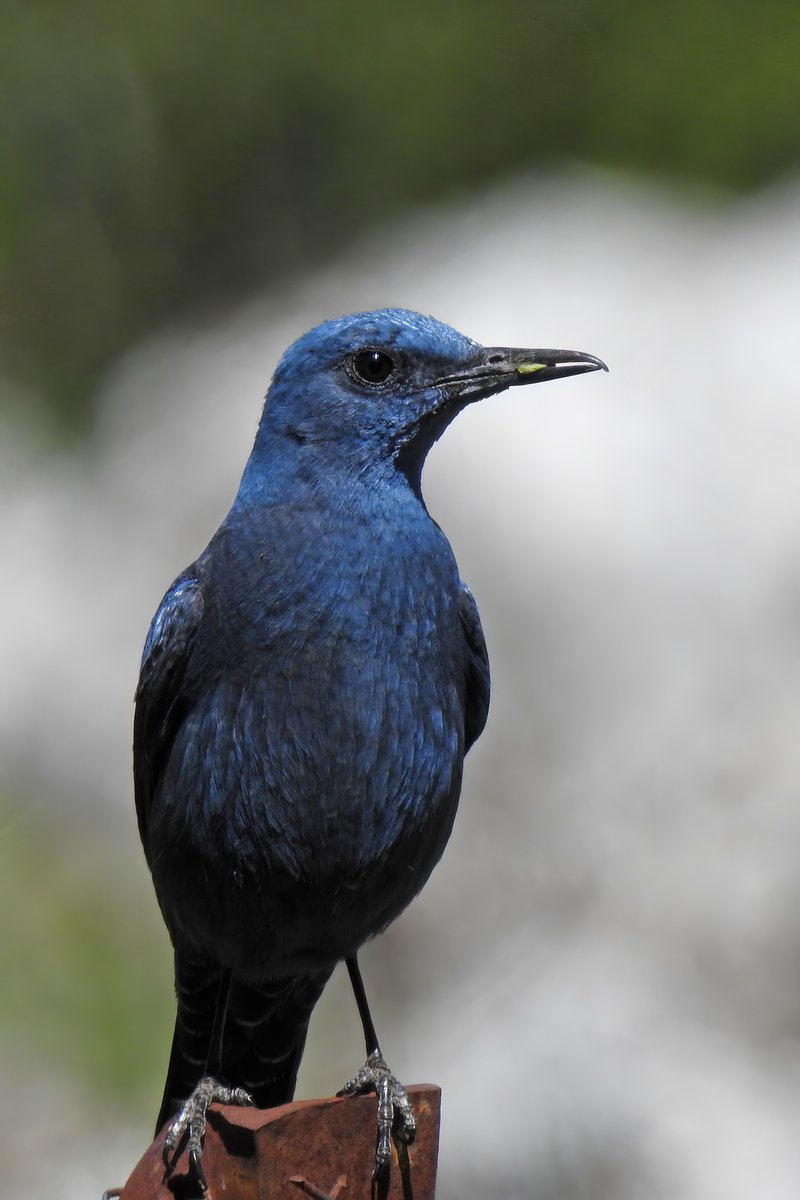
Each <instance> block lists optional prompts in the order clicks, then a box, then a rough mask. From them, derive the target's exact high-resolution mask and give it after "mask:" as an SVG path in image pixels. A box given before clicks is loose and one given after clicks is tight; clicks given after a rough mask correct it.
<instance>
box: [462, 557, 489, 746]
mask: <svg viewBox="0 0 800 1200" xmlns="http://www.w3.org/2000/svg"><path fill="white" fill-rule="evenodd" d="M458 614H459V617H460V618H461V629H462V632H463V634H464V643H465V646H466V651H467V658H466V663H467V680H466V706H465V733H466V741H465V748H466V749H467V750H469V748H470V746H471V745H472V744H473V742H475V741H476V740H477V739H478V738H479V737H480V735H481V733H482V732H483V728H484V726H485V724H486V718H487V716H488V713H489V694H490V690H491V685H490V675H489V654H488V652H487V649H486V639H485V638H484V636H483V627H482V625H481V618H480V614H479V612H478V605H477V604H476V603H475V597H474V596H473V594H472V592H471V591H470V589H469V587H468V586H467V585H466V583H464V582H463V580H462V581H461V590H460V592H459V596H458Z"/></svg>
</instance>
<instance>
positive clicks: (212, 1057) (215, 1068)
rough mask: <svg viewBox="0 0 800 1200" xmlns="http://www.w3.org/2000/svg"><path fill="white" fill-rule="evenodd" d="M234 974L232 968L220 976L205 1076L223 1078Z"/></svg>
mask: <svg viewBox="0 0 800 1200" xmlns="http://www.w3.org/2000/svg"><path fill="white" fill-rule="evenodd" d="M232 979H233V972H232V971H231V970H230V968H229V969H228V970H227V971H225V972H224V973H223V974H222V975H221V976H220V981H219V988H218V989H217V1003H216V1005H215V1007H214V1022H213V1024H212V1026H211V1037H210V1038H209V1039H208V1054H207V1055H206V1069H205V1071H203V1074H204V1075H213V1076H214V1077H215V1078H221V1076H222V1042H223V1038H224V1036H225V1018H226V1017H227V1015H228V1001H229V1000H230V998H231V982H232Z"/></svg>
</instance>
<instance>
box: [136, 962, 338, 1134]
mask: <svg viewBox="0 0 800 1200" xmlns="http://www.w3.org/2000/svg"><path fill="white" fill-rule="evenodd" d="M329 975H330V972H329V971H326V972H324V973H323V974H321V975H313V976H301V977H300V978H297V979H283V980H268V981H267V982H265V983H264V984H259V985H255V984H250V983H248V984H244V983H241V982H240V981H238V980H234V981H233V983H232V984H231V986H230V991H228V987H227V985H226V981H224V980H223V972H221V971H220V969H219V967H216V966H214V967H209V966H208V964H204V965H202V966H199V965H197V964H193V963H186V962H185V961H182V962H178V960H177V956H176V970H175V980H176V987H175V990H176V995H177V1000H178V1012H177V1016H176V1019H175V1032H174V1035H173V1039H172V1050H171V1053H170V1059H169V1067H168V1068H167V1080H166V1084H165V1087H164V1096H163V1099H162V1102H161V1109H160V1112H159V1115H158V1123H157V1125H156V1131H158V1130H160V1129H161V1127H162V1126H163V1125H164V1124H165V1122H166V1121H168V1120H169V1119H170V1117H172V1116H173V1115H174V1113H175V1112H176V1111H177V1109H178V1108H179V1107H180V1105H181V1104H182V1103H183V1101H184V1100H185V1099H186V1098H187V1097H188V1096H189V1095H191V1093H192V1091H193V1090H194V1088H195V1087H196V1085H197V1083H198V1082H199V1080H200V1079H201V1078H202V1076H203V1075H206V1074H212V1075H217V1076H218V1078H219V1080H220V1082H222V1083H224V1084H226V1085H227V1086H229V1087H241V1088H245V1090H246V1091H248V1092H249V1093H250V1095H251V1096H252V1097H253V1102H254V1103H255V1104H256V1106H257V1107H258V1108H272V1107H274V1106H275V1105H277V1104H285V1103H287V1102H288V1101H289V1100H291V1099H292V1097H293V1096H294V1089H295V1084H296V1081H297V1072H298V1070H299V1067H300V1060H301V1058H302V1055H303V1048H304V1046H305V1041H306V1033H307V1031H308V1022H309V1019H310V1017H311V1012H312V1010H313V1008H314V1005H315V1004H316V1002H317V1000H318V999H319V997H320V995H321V994H322V989H323V988H324V986H325V984H326V983H327V981H328V978H329ZM226 1000H227V1011H226V1012H225V1013H224V1026H223V1033H222V1061H221V1062H220V1063H217V1062H216V1058H217V1050H216V1048H215V1047H213V1046H212V1044H211V1043H212V1031H213V1029H214V1025H215V1019H216V1018H217V1010H218V1008H219V1006H220V1004H224V1003H225V1001H226Z"/></svg>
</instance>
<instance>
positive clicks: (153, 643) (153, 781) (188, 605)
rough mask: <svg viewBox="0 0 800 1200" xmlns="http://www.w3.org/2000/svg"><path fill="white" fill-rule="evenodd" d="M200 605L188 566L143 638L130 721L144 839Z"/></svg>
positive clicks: (178, 712)
mask: <svg viewBox="0 0 800 1200" xmlns="http://www.w3.org/2000/svg"><path fill="white" fill-rule="evenodd" d="M203 610H204V599H203V588H202V583H201V580H200V578H199V577H198V573H197V571H196V569H195V567H189V568H187V570H186V571H184V572H183V573H182V574H181V575H179V576H178V578H177V579H176V580H175V582H174V583H173V584H172V586H171V587H170V588H169V590H168V591H167V593H166V595H165V596H164V598H163V600H162V601H161V603H160V605H159V606H158V609H157V611H156V615H155V616H154V617H153V620H152V622H151V625H150V629H149V632H148V634H147V640H146V641H145V645H144V651H143V653H142V663H141V669H140V673H139V683H138V686H137V689H136V695H135V705H136V706H135V714H134V723H133V757H134V788H135V794H136V815H137V818H138V821H139V832H140V834H141V836H142V841H143V842H145V840H146V828H147V818H148V814H149V811H150V807H151V803H152V798H153V794H154V791H155V788H156V786H157V783H158V779H159V776H160V774H161V770H162V768H163V765H164V761H165V759H166V757H167V755H168V754H169V751H170V748H171V746H172V742H173V739H174V737H175V733H176V730H177V728H178V727H179V725H180V723H181V721H182V719H183V716H184V713H185V709H186V704H187V697H186V695H185V681H186V676H187V667H188V664H189V661H190V659H191V655H192V650H193V647H194V645H195V642H196V639H197V634H198V630H199V628H200V625H201V622H202V618H203Z"/></svg>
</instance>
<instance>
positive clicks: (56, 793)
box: [0, 0, 800, 1200]
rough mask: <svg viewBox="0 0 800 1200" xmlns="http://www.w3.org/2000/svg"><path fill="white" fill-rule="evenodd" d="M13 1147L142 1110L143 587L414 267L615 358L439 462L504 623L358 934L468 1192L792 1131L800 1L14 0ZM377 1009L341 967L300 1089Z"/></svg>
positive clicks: (464, 557) (357, 1045) (1, 889)
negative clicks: (451, 763) (305, 366)
mask: <svg viewBox="0 0 800 1200" xmlns="http://www.w3.org/2000/svg"><path fill="white" fill-rule="evenodd" d="M2 12H3V28H4V37H3V39H2V44H1V45H0V97H1V101H0V128H2V137H1V138H0V296H2V306H3V322H2V330H1V331H0V352H1V353H2V363H1V364H0V389H1V390H0V502H1V503H2V521H1V522H0V561H2V564H3V574H2V587H0V614H1V615H2V619H1V620H0V662H2V670H1V671H0V914H2V915H0V926H1V928H0V979H2V986H0V1057H1V1058H2V1062H3V1064H4V1070H3V1078H4V1081H5V1086H4V1087H3V1088H2V1089H0V1195H2V1196H4V1197H5V1196H7V1197H9V1200H10V1198H11V1197H13V1198H14V1200H27V1198H28V1197H31V1198H33V1197H37V1200H38V1197H41V1196H42V1195H45V1194H48V1193H49V1194H53V1195H58V1196H61V1197H65V1198H67V1200H71V1198H72V1197H75V1200H78V1197H80V1198H81V1200H83V1198H84V1197H86V1196H96V1197H99V1195H100V1193H101V1192H102V1190H103V1189H104V1188H105V1187H109V1186H112V1185H114V1184H121V1183H122V1182H123V1181H124V1180H125V1178H126V1177H127V1175H128V1173H129V1171H130V1169H131V1168H132V1166H133V1164H134V1162H135V1161H136V1160H137V1159H138V1157H139V1156H140V1154H141V1153H142V1152H143V1150H144V1149H145V1147H146V1146H147V1144H148V1143H149V1140H150V1137H151V1134H152V1122H153V1120H154V1117H155V1113H156V1110H157V1106H158V1102H159V1099H160V1094H161V1088H162V1084H163V1076H164V1071H165V1066H166V1059H167V1053H168V1046H169V1039H170V1036H171V1026H172V1016H173V1002H172V997H171V962H170V953H169V947H168V943H167V938H166V934H165V933H164V931H163V929H162V926H161V922H160V918H159V915H158V912H157V909H156V904H155V900H154V897H153V894H152V889H151V886H150V881H149V878H148V875H147V871H146V867H145V865H144V862H143V858H142V854H141V850H140V847H139V843H138V838H137V834H136V830H135V820H134V815H133V800H132V785H131V771H130V738H131V734H130V724H131V716H132V696H133V691H134V687H135V683H136V677H137V669H138V659H139V654H140V650H141V646H142V643H143V640H144V636H145V633H146V629H147V625H148V623H149V620H150V617H151V615H152V613H153V611H154V609H155V607H156V605H157V603H158V601H159V599H160V597H161V595H162V593H163V591H164V590H165V588H166V587H167V585H168V584H169V582H170V581H171V579H172V578H173V577H174V575H175V574H177V572H178V571H179V570H180V569H181V568H182V567H183V566H184V565H186V564H187V563H188V562H189V561H191V559H192V558H193V557H195V556H196V554H197V553H198V552H199V551H200V550H201V549H202V548H203V546H204V545H205V543H206V541H207V540H208V538H209V536H210V535H211V533H212V532H213V530H214V528H215V527H216V525H217V523H218V522H219V520H220V519H221V518H222V517H223V515H224V513H225V511H226V508H227V506H228V504H229V503H230V500H231V498H232V496H233V493H234V491H235V488H236V485H237V482H238V477H239V474H240V471H241V468H242V466H243V463H244V460H245V458H246V456H247V453H248V451H249V447H250V443H251V440H252V436H253V433H254V430H255V426H256V422H257V419H258V415H259V411H260V404H261V397H262V396H263V394H264V392H265V390H266V388H267V385H268V382H269V377H270V374H271V371H272V369H273V368H274V365H275V363H276V360H277V358H278V356H279V354H280V353H281V351H282V350H283V349H284V348H285V346H286V345H287V344H288V343H289V342H290V341H291V340H292V339H293V338H294V337H296V336H297V335H299V334H300V333H301V332H303V331H304V330H305V329H306V328H308V327H309V326H311V325H312V324H315V323H316V322H317V321H319V320H322V319H324V318H326V317H329V316H333V315H337V314H339V313H342V312H346V311H354V310H357V309H361V308H368V307H373V306H379V305H385V304H400V305H406V306H408V307H412V308H417V309H420V310H422V311H425V312H432V313H434V314H435V315H436V316H438V317H440V318H441V319H443V320H446V321H448V322H450V323H451V324H453V325H456V326H457V327H459V328H461V329H462V330H463V331H464V332H466V333H468V334H470V335H472V336H473V337H475V338H477V339H479V340H481V341H484V342H486V343H501V344H502V343H505V344H517V345H528V346H535V345H537V344H538V345H559V346H569V347H574V348H576V349H582V350H587V351H590V352H593V353H595V354H599V355H601V356H602V357H603V358H604V359H605V360H606V361H607V362H608V363H609V365H610V367H611V373H610V375H608V376H603V377H602V378H600V377H598V376H592V377H590V378H583V379H576V380H568V381H563V382H559V383H557V384H553V385H552V386H548V387H544V388H541V389H539V388H536V389H530V390H528V389H524V390H523V389H521V390H519V391H517V392H515V393H514V394H513V395H505V396H501V397H496V398H493V399H492V400H489V401H487V402H485V403H484V404H483V405H481V406H476V407H475V408H474V409H473V410H470V411H469V412H467V413H466V414H464V416H463V417H461V418H460V419H459V421H458V422H457V423H456V424H455V425H454V426H453V427H452V428H451V429H450V430H449V431H448V433H447V435H446V437H445V439H444V440H443V441H442V443H441V444H440V445H439V446H437V447H436V448H435V450H434V452H433V454H432V455H431V459H430V462H429V466H428V469H427V472H426V478H425V486H426V497H427V501H428V505H429V507H430V509H431V511H432V513H433V514H434V515H435V517H436V518H437V520H438V521H439V522H440V524H441V525H442V526H443V528H444V529H445V531H446V532H447V533H448V535H449V536H450V537H451V540H452V542H453V545H454V547H455V549H456V552H457V555H458V558H459V562H460V565H461V568H462V573H463V574H464V576H465V578H466V579H468V581H469V582H470V584H471V585H472V587H473V590H474V591H475V594H476V596H477V599H478V602H479V605H480V608H481V613H482V616H483V621H484V626H485V629H486V634H487V639H488V642H489V648H490V653H491V657H492V666H493V682H494V696H493V707H492V713H491V717H490V722H489V726H488V729H487V731H486V733H485V735H484V737H483V739H482V740H481V742H480V743H479V745H478V746H477V747H476V749H475V750H474V751H473V752H472V754H471V755H470V760H469V762H468V766H467V772H466V781H465V787H464V793H463V799H462V807H461V812H460V815H459V820H458V822H457V824H456V831H455V833H454V835H453V838H452V841H451V844H450V846H449V848H448V851H447V853H446V855H445V858H444V860H443V862H442V864H441V865H440V867H439V868H438V870H437V871H436V873H435V874H434V876H433V878H432V880H431V882H430V883H429V885H428V887H427V889H426V891H425V892H424V893H423V895H422V896H421V897H420V898H419V900H418V901H417V902H416V903H415V905H414V906H413V907H412V909H411V910H410V911H409V912H408V913H407V914H406V915H405V916H404V917H403V918H402V919H401V920H400V921H399V922H397V924H396V925H395V926H394V927H393V928H392V929H391V930H390V931H389V932H388V933H387V934H386V935H384V937H383V938H381V939H380V941H379V942H377V943H375V944H374V945H372V946H371V947H370V948H369V949H368V950H367V952H366V953H365V955H364V961H363V967H364V972H365V977H366V981H367V985H368V990H369V991H370V995H371V996H372V998H373V999H372V1003H373V1006H374V1011H375V1015H376V1019H377V1023H378V1027H379V1029H380V1030H381V1031H382V1040H383V1044H384V1048H385V1050H386V1053H387V1056H388V1057H389V1059H390V1062H391V1063H392V1065H393V1068H394V1069H395V1070H396V1071H397V1072H398V1074H400V1075H401V1077H403V1078H404V1079H406V1080H407V1081H412V1080H433V1081H435V1082H437V1083H440V1084H441V1085H442V1086H443V1088H444V1114H443V1131H442V1152H441V1164H440V1180H441V1183H440V1195H441V1196H442V1198H443V1200H449V1198H454V1197H456V1196H459V1197H464V1196H466V1197H472V1196H474V1197H476V1200H477V1198H478V1197H483V1196H492V1197H497V1198H499V1200H516V1198H523V1197H524V1198H528V1197H531V1198H535V1200H556V1198H558V1200H606V1198H608V1200H611V1198H613V1200H626V1198H628V1197H630V1198H634V1197H636V1198H639V1197H643V1196H646V1197H647V1198H648V1200H666V1198H669V1200H673V1198H674V1200H701V1198H702V1200H717V1198H719V1200H723V1198H724V1200H751V1198H752V1196H754V1195H758V1196H759V1200H784V1198H786V1200H790V1198H792V1200H793V1198H794V1197H795V1196H796V1194H797V1180H798V1178H800V1139H799V1138H798V1136H797V1129H798V1123H799V1122H800V1113H798V1107H799V1104H798V1102H799V1100H800V935H798V928H797V917H796V913H797V911H798V903H799V902H800V861H799V855H798V849H797V847H798V846H799V845H800V805H798V802H797V780H798V776H800V743H798V736H797V732H796V730H797V715H798V713H800V670H799V669H798V668H799V667H800V664H799V663H798V657H799V656H800V474H799V473H798V469H797V458H798V454H797V447H798V445H800V405H799V404H798V395H797V385H796V382H795V377H796V365H795V363H794V361H793V353H794V351H795V349H796V341H797V333H796V330H797V315H798V312H797V305H798V301H797V297H798V279H800V173H799V172H800V115H799V114H800V70H799V69H798V64H799V63H800V7H798V6H797V5H796V4H794V3H791V2H790V0H764V2H762V3H761V4H759V5H753V4H749V3H741V2H735V0H734V2H732V0H727V2H726V3H722V2H721V0H675V2H674V3H673V4H671V5H663V4H656V3H655V2H654V0H637V2H635V3H634V2H633V0H604V3H602V4H600V3H598V2H597V0H570V2H569V3H563V2H562V3H558V4H556V3H552V2H551V3H547V2H545V0H541V2H540V3H534V4H531V3H525V4H522V3H515V2H512V0H496V2H495V3H494V4H493V5H491V6H489V5H484V4H481V3H478V2H477V0H461V2H460V3H459V4H457V5H456V4H454V3H444V2H443V3H441V4H439V5H436V6H431V5H424V4H422V3H419V2H418V0H407V3H406V4H405V5H403V6H402V8H392V7H389V6H386V7H383V8H382V7H380V6H375V5H371V6H367V5H364V4H353V3H348V2H343V3H339V4H335V5H333V4H326V3H323V2H322V0H307V2H302V3H299V4H296V5H292V6H289V5H278V4H271V3H265V2H264V0H262V2H261V3H256V2H255V0H227V2H226V3H225V4H222V3H204V2H202V0H191V2H189V0H173V2H172V3H169V4H166V5H165V4H163V3H158V4H156V3H155V2H154V0H140V2H139V3H138V4H136V5H127V6H126V5H120V4H108V3H100V0H77V2H75V3H72V4H70V5H64V4H61V3H58V2H56V0H49V2H48V0H27V2H26V3H24V4H23V3H16V2H14V0H6V3H4V4H3V5H2ZM361 1053H362V1045H361V1038H360V1033H359V1029H358V1023H357V1018H356V1015H355V1012H354V1006H353V1004H352V1001H351V999H350V997H349V994H348V990H347V986H346V982H345V980H343V979H340V978H336V977H335V978H334V980H333V981H332V983H331V985H330V988H329V991H328V993H327V994H326V996H325V997H324V998H323V1001H322V1003H321V1005H320V1008H319V1010H318V1012H317V1014H316V1015H315V1018H314V1020H313V1022H312V1027H311V1035H310V1039H309V1045H308V1051H307V1057H306V1062H305V1065H304V1069H303V1074H302V1078H301V1089H300V1094H302V1095H307V1096H308V1095H328V1094H330V1093H331V1092H333V1091H334V1090H335V1089H336V1088H337V1087H338V1086H340V1084H341V1083H342V1082H343V1080H344V1079H345V1078H347V1077H349V1075H351V1074H352V1072H353V1070H354V1068H355V1067H356V1066H357V1065H358V1063H359V1061H360V1058H361Z"/></svg>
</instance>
